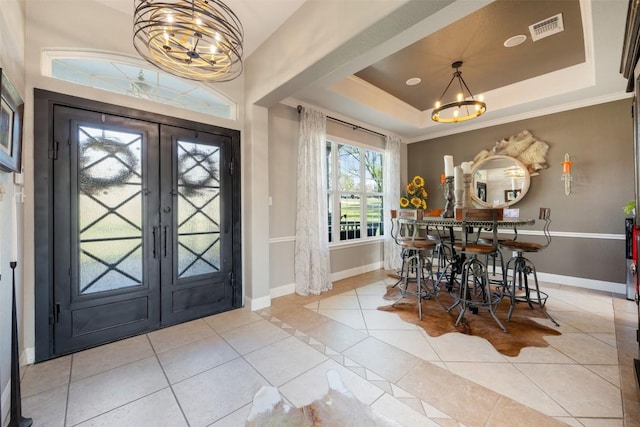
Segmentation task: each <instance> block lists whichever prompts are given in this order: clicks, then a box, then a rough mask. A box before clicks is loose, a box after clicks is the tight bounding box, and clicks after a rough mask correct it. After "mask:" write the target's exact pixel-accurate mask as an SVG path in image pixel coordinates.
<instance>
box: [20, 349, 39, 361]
mask: <svg viewBox="0 0 640 427" xmlns="http://www.w3.org/2000/svg"><path fill="white" fill-rule="evenodd" d="M22 356H24V360H23V358H22V357H20V366H24V365H33V364H34V363H35V361H36V348H35V347H27V348H25V349H24V352H23V353H22Z"/></svg>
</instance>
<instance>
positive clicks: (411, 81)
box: [405, 77, 422, 86]
mask: <svg viewBox="0 0 640 427" xmlns="http://www.w3.org/2000/svg"><path fill="white" fill-rule="evenodd" d="M421 81H422V79H420V78H418V77H412V78H410V79H409V80H407V81H406V82H405V83H406V84H407V86H415V85H417V84H419V83H420V82H421Z"/></svg>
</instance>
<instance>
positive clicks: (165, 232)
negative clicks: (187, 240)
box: [164, 225, 167, 258]
mask: <svg viewBox="0 0 640 427" xmlns="http://www.w3.org/2000/svg"><path fill="white" fill-rule="evenodd" d="M164 257H165V258H166V257H167V226H166V225H165V226H164Z"/></svg>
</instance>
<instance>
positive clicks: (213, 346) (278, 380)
mask: <svg viewBox="0 0 640 427" xmlns="http://www.w3.org/2000/svg"><path fill="white" fill-rule="evenodd" d="M392 283H394V281H393V280H392V279H390V278H388V276H387V272H385V271H384V270H380V271H375V272H372V273H367V274H363V275H360V276H356V277H352V278H349V279H345V280H342V281H339V282H335V283H334V289H333V290H332V291H330V292H327V293H324V294H323V295H320V296H308V297H301V296H298V295H289V296H285V297H281V298H277V299H275V300H274V301H273V304H272V306H271V307H269V308H268V309H264V310H260V311H258V312H251V311H249V310H248V309H239V310H234V311H230V312H226V313H222V314H218V315H215V316H211V317H207V318H203V319H199V320H195V321H192V322H188V323H185V324H182V325H177V326H173V327H170V328H166V329H162V330H159V331H155V332H152V333H149V334H145V335H141V336H137V337H134V338H130V339H127V340H123V341H119V342H115V343H112V344H108V345H104V346H101V347H98V348H94V349H90V350H86V351H83V352H80V353H76V354H73V355H70V356H66V357H61V358H58V359H55V360H51V361H48V362H44V363H40V364H37V365H30V366H28V367H26V369H25V370H24V372H23V379H22V395H23V414H24V415H25V416H29V417H32V418H33V420H34V426H109V427H111V426H171V427H174V426H216V427H220V426H243V425H244V423H245V420H246V418H247V415H248V414H249V410H250V408H251V402H252V398H253V396H254V394H255V393H256V391H258V389H259V388H260V387H261V386H263V385H274V386H277V387H278V388H279V390H280V392H281V394H282V395H283V396H284V398H285V399H286V400H287V401H288V402H290V403H291V404H293V405H295V406H301V405H304V404H307V403H309V402H311V401H312V400H314V399H317V398H319V397H321V396H322V395H323V394H324V393H326V391H327V383H326V377H325V375H326V372H327V371H328V370H335V371H337V372H338V373H339V374H340V376H341V378H342V380H343V382H344V383H345V384H346V385H347V387H348V388H349V389H350V390H351V391H352V392H353V393H354V395H355V396H356V397H357V398H358V399H360V401H362V402H364V403H365V404H367V405H370V406H371V407H372V408H374V409H375V410H377V411H378V412H380V413H382V414H384V415H386V416H388V417H390V418H392V419H395V420H396V421H398V422H399V423H401V424H402V425H405V426H438V425H439V426H445V427H449V426H451V427H453V426H466V427H473V426H509V427H512V426H536V427H537V426H553V425H571V426H585V427H599V426H607V427H609V426H612V427H615V426H637V425H640V402H639V398H638V390H637V388H636V384H635V378H634V372H633V358H637V357H638V343H637V341H636V337H635V333H636V332H635V331H636V329H637V327H638V325H637V308H636V306H635V304H634V303H633V302H631V301H627V300H626V299H624V298H623V297H622V296H618V295H614V296H612V295H608V294H604V293H601V292H592V291H585V290H579V289H575V288H570V287H563V286H558V285H553V284H544V288H545V289H546V290H547V291H548V293H549V294H550V295H551V297H550V299H549V302H548V304H547V307H548V310H549V311H550V312H551V313H553V316H554V317H555V318H556V320H557V321H558V322H559V323H560V325H561V326H560V330H561V332H562V335H560V336H555V337H547V340H548V342H549V344H550V346H549V347H547V348H527V349H524V350H523V351H522V352H521V353H520V355H519V356H518V357H505V356H503V355H501V354H500V353H498V352H497V351H495V349H494V348H493V347H492V346H491V345H490V344H488V343H487V342H486V341H484V340H483V339H481V338H478V337H471V336H465V335H462V334H458V333H452V334H447V335H444V336H441V337H438V338H432V337H429V336H428V335H427V334H426V333H425V332H424V331H423V330H422V329H420V328H418V327H417V326H416V325H414V324H411V323H407V322H404V321H402V320H400V319H399V318H398V317H397V316H396V315H395V314H393V313H389V312H381V311H378V310H376V307H378V306H379V305H386V304H388V301H386V300H384V299H382V295H384V293H385V288H386V286H387V285H388V284H392ZM518 309H528V308H526V306H524V305H519V306H518ZM540 321H542V322H547V323H548V324H549V325H551V323H550V322H548V321H547V320H544V321H543V320H540Z"/></svg>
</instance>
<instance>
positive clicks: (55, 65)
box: [42, 51, 237, 120]
mask: <svg viewBox="0 0 640 427" xmlns="http://www.w3.org/2000/svg"><path fill="white" fill-rule="evenodd" d="M144 64H145V63H144V62H142V61H139V62H138V61H136V60H135V59H132V58H129V57H122V56H116V55H110V54H103V53H95V52H68V51H48V52H44V53H43V61H42V66H43V67H42V72H43V74H44V75H45V76H47V77H52V78H55V79H60V80H65V81H68V82H72V83H76V84H79V85H83V86H89V87H93V88H97V89H102V90H107V91H109V92H115V93H120V94H123V95H128V96H132V97H135V98H142V99H147V100H149V101H153V102H158V103H160V104H163V105H173V106H175V107H179V108H184V109H186V110H190V111H197V112H199V113H204V114H209V115H212V116H216V117H222V118H225V119H232V120H235V119H237V116H236V104H235V103H234V102H232V101H231V100H230V99H228V98H227V97H225V96H224V95H222V94H221V93H219V92H217V91H215V90H214V89H212V88H211V87H210V86H208V85H206V84H202V83H198V82H192V81H189V80H183V79H179V78H177V77H173V76H171V75H169V74H165V73H162V72H160V71H158V70H156V69H154V68H152V67H149V66H148V65H144Z"/></svg>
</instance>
